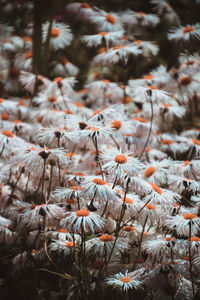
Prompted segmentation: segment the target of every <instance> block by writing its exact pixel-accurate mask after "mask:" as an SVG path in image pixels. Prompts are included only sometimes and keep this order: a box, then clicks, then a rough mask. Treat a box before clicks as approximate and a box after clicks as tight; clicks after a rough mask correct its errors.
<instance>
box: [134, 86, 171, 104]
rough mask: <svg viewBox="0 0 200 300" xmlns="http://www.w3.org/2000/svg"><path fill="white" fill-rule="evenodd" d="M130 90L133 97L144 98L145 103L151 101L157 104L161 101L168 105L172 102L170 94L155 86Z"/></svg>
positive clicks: (136, 87)
mask: <svg viewBox="0 0 200 300" xmlns="http://www.w3.org/2000/svg"><path fill="white" fill-rule="evenodd" d="M130 88H131V91H132V93H133V96H134V97H137V98H138V97H140V98H142V100H143V102H146V101H149V100H150V99H151V100H152V102H155V103H159V102H161V101H165V102H166V103H168V102H169V101H170V94H169V93H168V92H165V91H163V90H160V89H158V88H157V87H155V86H151V85H149V86H146V87H145V86H133V87H131V86H130Z"/></svg>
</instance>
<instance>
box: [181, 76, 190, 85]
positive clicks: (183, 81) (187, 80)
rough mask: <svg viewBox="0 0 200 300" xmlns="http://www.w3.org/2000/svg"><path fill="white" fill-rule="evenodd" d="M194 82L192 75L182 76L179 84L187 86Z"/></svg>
mask: <svg viewBox="0 0 200 300" xmlns="http://www.w3.org/2000/svg"><path fill="white" fill-rule="evenodd" d="M191 82H192V77H191V76H183V77H182V78H180V79H179V84H180V85H183V86H187V85H189V84H190V83H191Z"/></svg>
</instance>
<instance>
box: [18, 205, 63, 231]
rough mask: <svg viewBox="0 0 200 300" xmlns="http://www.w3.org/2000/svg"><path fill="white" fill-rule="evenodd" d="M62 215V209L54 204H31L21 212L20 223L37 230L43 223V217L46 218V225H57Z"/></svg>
mask: <svg viewBox="0 0 200 300" xmlns="http://www.w3.org/2000/svg"><path fill="white" fill-rule="evenodd" d="M63 215H64V210H63V208H61V207H59V206H58V205H56V204H40V205H36V204H32V205H30V206H29V207H28V208H27V209H25V210H24V211H23V212H22V214H21V222H20V223H21V225H22V224H24V225H26V226H28V227H29V228H38V226H40V225H42V223H43V217H44V216H46V220H47V223H48V224H51V225H58V223H59V221H60V219H61V218H62V217H63Z"/></svg>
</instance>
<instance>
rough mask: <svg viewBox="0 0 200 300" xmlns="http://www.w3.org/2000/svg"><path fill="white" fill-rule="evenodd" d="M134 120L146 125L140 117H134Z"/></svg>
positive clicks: (144, 120) (145, 121)
mask: <svg viewBox="0 0 200 300" xmlns="http://www.w3.org/2000/svg"><path fill="white" fill-rule="evenodd" d="M134 120H136V121H138V122H141V123H147V122H148V121H147V120H146V119H144V118H141V117H135V118H134Z"/></svg>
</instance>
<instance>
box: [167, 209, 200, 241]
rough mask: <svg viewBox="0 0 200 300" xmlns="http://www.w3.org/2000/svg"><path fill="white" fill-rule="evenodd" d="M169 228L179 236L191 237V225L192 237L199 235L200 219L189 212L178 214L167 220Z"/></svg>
mask: <svg viewBox="0 0 200 300" xmlns="http://www.w3.org/2000/svg"><path fill="white" fill-rule="evenodd" d="M165 224H166V225H167V227H168V228H170V229H172V230H175V231H176V233H177V234H178V235H180V236H181V235H183V236H189V225H190V224H191V234H192V236H193V235H195V234H197V232H198V230H199V225H200V218H199V217H198V216H197V215H196V214H194V213H190V212H189V211H185V213H184V214H178V215H176V216H173V217H170V218H168V219H166V220H165Z"/></svg>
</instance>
